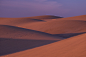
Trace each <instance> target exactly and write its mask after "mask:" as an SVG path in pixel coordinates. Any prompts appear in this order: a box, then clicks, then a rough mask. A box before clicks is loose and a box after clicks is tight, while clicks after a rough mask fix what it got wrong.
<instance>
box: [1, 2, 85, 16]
mask: <svg viewBox="0 0 86 57" xmlns="http://www.w3.org/2000/svg"><path fill="white" fill-rule="evenodd" d="M40 15H56V16H62V17H72V16H78V15H86V0H0V17H30V16H40Z"/></svg>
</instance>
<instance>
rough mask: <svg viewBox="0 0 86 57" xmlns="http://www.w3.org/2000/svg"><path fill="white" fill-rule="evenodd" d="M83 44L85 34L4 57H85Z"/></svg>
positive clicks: (85, 42) (84, 42) (85, 37)
mask: <svg viewBox="0 0 86 57" xmlns="http://www.w3.org/2000/svg"><path fill="white" fill-rule="evenodd" d="M85 44H86V34H82V35H79V36H75V37H71V38H69V39H65V40H62V41H59V42H55V43H51V44H48V45H44V46H41V47H37V48H33V49H30V50H25V51H21V52H17V53H13V54H9V55H6V57H86V51H85V50H86V45H85ZM1 57H3V56H1ZM4 57H5V56H4Z"/></svg>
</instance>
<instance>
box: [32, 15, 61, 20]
mask: <svg viewBox="0 0 86 57" xmlns="http://www.w3.org/2000/svg"><path fill="white" fill-rule="evenodd" d="M30 18H34V19H42V20H44V19H57V18H62V17H60V16H53V15H43V16H34V17H30Z"/></svg>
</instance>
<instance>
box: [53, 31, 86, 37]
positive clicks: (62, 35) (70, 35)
mask: <svg viewBox="0 0 86 57" xmlns="http://www.w3.org/2000/svg"><path fill="white" fill-rule="evenodd" d="M84 33H86V32H81V33H67V34H53V35H54V36H59V37H63V38H70V37H73V36H77V35H80V34H84Z"/></svg>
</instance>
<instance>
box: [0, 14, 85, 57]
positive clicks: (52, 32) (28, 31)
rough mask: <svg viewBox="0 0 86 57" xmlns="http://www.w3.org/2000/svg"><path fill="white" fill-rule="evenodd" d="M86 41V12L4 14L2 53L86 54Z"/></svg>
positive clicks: (3, 56) (8, 56)
mask: <svg viewBox="0 0 86 57" xmlns="http://www.w3.org/2000/svg"><path fill="white" fill-rule="evenodd" d="M58 18H59V19H58ZM85 44H86V15H82V16H75V17H68V18H62V17H58V16H51V15H44V16H34V17H24V18H0V57H86V51H85V50H86V45H85Z"/></svg>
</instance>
